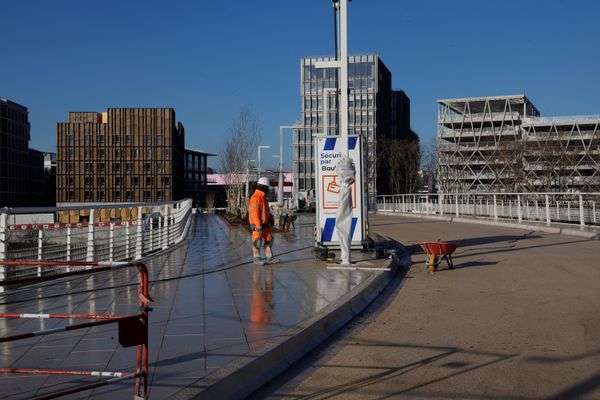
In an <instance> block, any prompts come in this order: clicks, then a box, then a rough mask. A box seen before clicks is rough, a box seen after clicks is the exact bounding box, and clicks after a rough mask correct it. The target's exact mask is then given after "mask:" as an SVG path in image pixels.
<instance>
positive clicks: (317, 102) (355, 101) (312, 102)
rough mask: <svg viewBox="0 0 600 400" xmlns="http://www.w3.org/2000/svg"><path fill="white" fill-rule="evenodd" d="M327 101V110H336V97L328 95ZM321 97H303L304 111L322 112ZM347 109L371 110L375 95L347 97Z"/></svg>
mask: <svg viewBox="0 0 600 400" xmlns="http://www.w3.org/2000/svg"><path fill="white" fill-rule="evenodd" d="M328 97H329V99H328V100H329V101H327V102H326V103H327V104H326V105H327V109H329V110H332V109H337V96H334V95H330V96H328ZM323 103H324V101H323V97H322V96H305V97H304V110H305V111H308V110H322V109H323ZM348 107H349V108H373V107H375V95H374V94H373V93H369V94H365V93H362V94H359V93H356V94H355V96H348Z"/></svg>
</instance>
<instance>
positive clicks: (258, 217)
mask: <svg viewBox="0 0 600 400" xmlns="http://www.w3.org/2000/svg"><path fill="white" fill-rule="evenodd" d="M269 185H270V182H269V178H264V177H263V178H260V179H259V180H258V185H257V186H256V190H255V191H254V194H253V195H252V197H250V201H249V203H248V222H249V223H250V228H251V229H252V256H253V258H254V263H255V264H258V265H263V264H265V262H264V261H263V260H262V259H261V257H260V248H261V247H262V245H263V244H264V246H265V256H266V263H267V264H269V263H273V262H277V259H274V258H273V251H272V249H271V246H272V244H273V236H272V235H271V230H272V227H273V221H274V219H273V216H272V215H271V212H270V211H269V200H268V199H267V194H268V193H269Z"/></svg>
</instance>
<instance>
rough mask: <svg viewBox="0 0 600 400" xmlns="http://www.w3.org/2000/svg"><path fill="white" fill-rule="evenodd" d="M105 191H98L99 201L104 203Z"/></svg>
mask: <svg viewBox="0 0 600 400" xmlns="http://www.w3.org/2000/svg"><path fill="white" fill-rule="evenodd" d="M104 200H105V199H104V190H100V191H98V201H104Z"/></svg>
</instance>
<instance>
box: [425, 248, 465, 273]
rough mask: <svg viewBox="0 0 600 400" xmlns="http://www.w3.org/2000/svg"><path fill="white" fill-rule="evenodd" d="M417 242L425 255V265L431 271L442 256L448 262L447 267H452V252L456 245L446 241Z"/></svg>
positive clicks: (433, 270)
mask: <svg viewBox="0 0 600 400" xmlns="http://www.w3.org/2000/svg"><path fill="white" fill-rule="evenodd" d="M417 244H418V245H419V246H421V248H422V249H423V252H425V254H426V255H427V259H426V261H425V266H426V267H427V268H429V271H430V272H431V273H433V272H435V271H436V270H437V267H438V265H439V264H440V262H441V261H442V258H444V259H445V260H446V262H447V263H448V268H450V269H454V264H452V253H454V251H456V248H457V247H458V246H457V245H455V244H452V243H447V242H418V243H417Z"/></svg>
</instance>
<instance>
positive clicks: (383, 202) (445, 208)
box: [377, 193, 600, 227]
mask: <svg viewBox="0 0 600 400" xmlns="http://www.w3.org/2000/svg"><path fill="white" fill-rule="evenodd" d="M377 211H382V212H397V213H406V214H428V215H448V216H457V217H460V216H464V217H477V218H490V219H493V220H496V221H497V220H514V221H516V222H518V223H522V222H523V221H531V222H541V223H545V224H546V225H551V224H553V223H565V224H577V225H580V226H582V227H585V226H599V225H600V193H435V194H434V193H430V194H395V195H387V196H377Z"/></svg>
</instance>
